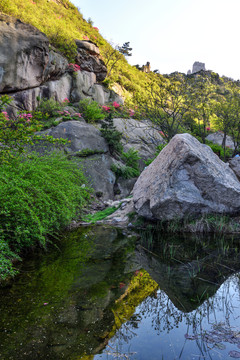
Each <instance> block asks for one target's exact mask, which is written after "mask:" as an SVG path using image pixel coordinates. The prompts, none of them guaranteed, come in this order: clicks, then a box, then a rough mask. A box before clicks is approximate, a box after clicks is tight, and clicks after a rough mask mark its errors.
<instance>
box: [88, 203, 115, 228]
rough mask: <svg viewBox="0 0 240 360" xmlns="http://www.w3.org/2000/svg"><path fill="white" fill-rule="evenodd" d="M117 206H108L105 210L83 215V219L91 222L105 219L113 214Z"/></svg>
mask: <svg viewBox="0 0 240 360" xmlns="http://www.w3.org/2000/svg"><path fill="white" fill-rule="evenodd" d="M118 208H119V206H118V207H116V206H112V207H108V208H106V209H105V210H102V211H98V212H96V213H95V214H89V215H87V216H84V217H83V220H84V221H86V222H89V223H92V224H95V223H96V222H97V221H100V220H103V219H105V218H106V217H107V216H109V215H111V214H113V213H114V212H115V211H116V210H117V209H118Z"/></svg>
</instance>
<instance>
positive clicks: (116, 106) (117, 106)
mask: <svg viewBox="0 0 240 360" xmlns="http://www.w3.org/2000/svg"><path fill="white" fill-rule="evenodd" d="M113 106H114V107H115V109H118V108H120V106H121V105H120V104H118V103H117V102H116V101H114V102H113Z"/></svg>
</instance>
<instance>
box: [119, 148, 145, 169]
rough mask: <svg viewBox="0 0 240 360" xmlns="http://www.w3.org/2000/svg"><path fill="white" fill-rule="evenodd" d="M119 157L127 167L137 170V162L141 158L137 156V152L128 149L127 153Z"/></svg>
mask: <svg viewBox="0 0 240 360" xmlns="http://www.w3.org/2000/svg"><path fill="white" fill-rule="evenodd" d="M121 157H122V159H123V161H124V162H125V164H126V165H127V166H130V167H132V168H134V169H136V170H139V168H138V161H139V160H140V159H141V157H140V156H139V155H138V151H137V150H135V149H134V148H130V149H129V150H128V151H127V152H123V153H122V155H121Z"/></svg>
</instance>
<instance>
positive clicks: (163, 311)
mask: <svg viewBox="0 0 240 360" xmlns="http://www.w3.org/2000/svg"><path fill="white" fill-rule="evenodd" d="M135 240H136V239H135V237H134V236H131V234H127V233H122V231H120V230H118V229H114V228H108V227H104V226H101V227H100V226H98V227H97V226H96V227H88V228H84V229H78V230H75V231H73V232H71V233H70V234H68V235H67V236H66V237H64V239H63V240H62V241H61V244H60V245H59V248H56V249H55V250H51V251H49V253H47V254H44V255H35V257H33V258H31V259H29V260H27V261H26V262H24V264H22V265H21V267H20V274H19V276H18V277H17V278H16V279H15V280H14V281H13V282H12V283H11V284H9V285H8V287H5V288H2V289H0V294H1V296H0V311H1V318H0V359H4V360H5V359H6V360H11V359H13V360H15V359H20V360H21V359H27V360H30V359H31V360H32V359H34V360H35V359H52V360H57V359H69V360H80V359H81V360H100V359H104V360H106V359H109V360H113V359H131V360H133V359H136V360H148V359H151V360H154V359H156V360H161V359H164V360H166V359H169V360H172V359H183V360H185V359H232V358H240V261H239V260H240V251H239V238H231V237H230V238H228V239H226V238H225V239H223V238H222V237H220V236H218V237H216V238H215V239H214V238H213V237H212V238H206V237H204V238H197V237H189V236H188V237H179V236H176V235H174V236H172V237H169V236H168V237H166V236H163V235H160V234H159V233H155V234H153V233H152V232H151V233H150V232H145V233H143V234H141V238H140V239H139V240H138V241H137V244H136V241H135Z"/></svg>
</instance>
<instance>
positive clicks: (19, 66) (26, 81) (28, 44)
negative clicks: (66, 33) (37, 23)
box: [0, 15, 67, 93]
mask: <svg viewBox="0 0 240 360" xmlns="http://www.w3.org/2000/svg"><path fill="white" fill-rule="evenodd" d="M66 66H67V60H66V59H64V58H63V57H62V56H61V55H59V54H56V53H54V52H51V53H49V40H48V38H47V37H46V35H45V34H43V33H42V32H40V31H39V30H38V29H36V28H35V27H34V26H32V25H29V24H25V23H23V22H21V21H20V20H18V19H15V18H13V17H10V16H7V15H0V93H9V92H13V91H19V90H23V89H28V88H33V87H37V86H40V85H41V84H42V83H44V82H45V81H47V80H48V79H50V78H56V77H57V76H60V75H61V74H62V73H64V71H65V68H66Z"/></svg>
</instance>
